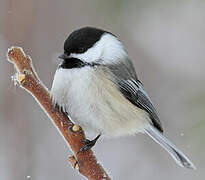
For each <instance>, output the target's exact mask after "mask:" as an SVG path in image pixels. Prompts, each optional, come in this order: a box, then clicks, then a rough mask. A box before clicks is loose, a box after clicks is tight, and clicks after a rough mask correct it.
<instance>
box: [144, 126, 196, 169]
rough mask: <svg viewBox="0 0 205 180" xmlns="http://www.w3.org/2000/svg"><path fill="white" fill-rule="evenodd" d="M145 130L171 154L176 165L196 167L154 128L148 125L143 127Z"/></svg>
mask: <svg viewBox="0 0 205 180" xmlns="http://www.w3.org/2000/svg"><path fill="white" fill-rule="evenodd" d="M145 132H146V134H148V135H149V136H150V137H151V138H152V139H153V140H154V141H156V142H157V143H158V144H160V145H161V146H162V147H163V148H164V149H165V150H166V151H167V152H168V153H169V154H170V155H171V156H172V158H173V159H174V160H175V161H176V163H177V164H178V165H180V166H181V167H186V168H189V169H196V168H195V166H194V164H193V163H192V162H191V161H190V160H189V159H188V158H187V157H186V156H185V155H184V154H183V153H182V152H181V151H180V150H178V149H177V148H176V146H175V145H174V144H172V143H171V142H170V141H169V140H168V139H167V138H166V137H165V136H164V135H163V134H162V133H161V132H159V131H158V130H157V129H156V128H154V127H153V126H149V127H148V128H146V129H145Z"/></svg>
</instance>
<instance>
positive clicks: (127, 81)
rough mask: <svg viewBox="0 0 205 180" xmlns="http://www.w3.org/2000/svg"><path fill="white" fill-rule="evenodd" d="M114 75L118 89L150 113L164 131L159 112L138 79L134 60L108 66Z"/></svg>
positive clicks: (155, 123) (160, 129) (158, 126)
mask: <svg viewBox="0 0 205 180" xmlns="http://www.w3.org/2000/svg"><path fill="white" fill-rule="evenodd" d="M108 68H109V70H110V72H111V73H112V76H113V75H114V83H116V84H117V87H118V89H119V90H120V91H121V93H122V94H123V95H124V97H126V98H127V99H128V100H129V101H130V102H131V103H132V104H134V105H136V106H137V107H139V108H141V109H143V110H145V111H146V112H148V113H149V115H150V119H151V120H152V123H153V125H154V127H156V128H157V129H158V130H159V131H160V132H163V129H162V125H161V122H160V120H159V118H158V116H157V112H156V110H155V108H154V106H153V104H152V102H151V100H150V98H149V96H148V95H147V93H146V91H145V90H144V86H143V84H142V83H141V82H140V81H139V80H138V79H137V75H136V72H135V69H134V66H133V64H132V62H131V61H130V60H129V59H126V60H125V61H123V62H121V63H118V64H115V65H110V66H108Z"/></svg>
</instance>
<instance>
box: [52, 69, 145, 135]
mask: <svg viewBox="0 0 205 180" xmlns="http://www.w3.org/2000/svg"><path fill="white" fill-rule="evenodd" d="M51 95H52V97H53V101H54V103H57V104H58V105H59V106H61V107H62V108H63V110H64V111H66V112H68V114H69V116H70V117H71V118H72V120H73V121H75V122H76V123H79V124H80V125H81V126H82V127H83V128H84V130H85V132H86V133H88V134H89V135H90V136H93V137H94V136H96V134H97V133H102V134H105V135H107V136H119V135H125V134H133V133H135V132H137V131H138V130H140V128H141V127H142V126H143V125H144V123H145V122H146V121H144V119H146V118H147V113H146V112H145V111H143V110H141V109H139V108H137V107H136V106H134V105H133V104H132V103H130V102H129V101H128V100H127V99H126V98H125V97H124V96H123V95H122V94H121V93H120V91H118V89H117V87H116V85H115V83H114V82H113V81H112V79H111V77H110V76H109V75H108V74H106V73H104V71H103V70H100V69H95V68H91V67H83V68H80V69H79V68H78V69H75V68H74V69H69V70H67V69H58V70H57V71H56V74H55V77H54V81H53V85H52V88H51Z"/></svg>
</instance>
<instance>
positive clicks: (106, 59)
mask: <svg viewBox="0 0 205 180" xmlns="http://www.w3.org/2000/svg"><path fill="white" fill-rule="evenodd" d="M70 57H73V58H78V59H80V60H82V61H84V62H89V63H91V62H99V61H101V63H102V64H111V63H115V62H118V61H119V59H124V58H126V57H127V52H126V51H125V49H124V47H123V45H122V43H121V42H120V41H119V40H118V39H117V38H116V37H115V36H113V35H112V34H109V33H106V34H104V35H103V36H102V37H101V39H100V40H99V41H98V42H97V43H96V44H95V45H94V46H93V47H91V48H90V49H88V50H87V51H86V52H84V53H81V54H75V53H71V54H70Z"/></svg>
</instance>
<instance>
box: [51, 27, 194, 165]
mask: <svg viewBox="0 0 205 180" xmlns="http://www.w3.org/2000/svg"><path fill="white" fill-rule="evenodd" d="M59 58H61V59H63V62H62V63H61V64H60V65H59V66H58V69H57V71H56V73H55V76H54V80H53V85H52V88H51V96H52V99H53V103H54V104H57V105H58V106H59V107H60V108H61V109H62V110H63V111H64V112H66V113H67V114H68V115H69V117H70V118H71V119H72V120H73V121H74V122H75V123H78V124H79V125H80V126H81V127H82V128H83V129H84V131H85V133H86V135H87V136H88V137H94V136H96V135H98V136H97V137H96V138H95V139H94V140H92V141H90V140H86V141H85V146H84V147H82V148H81V150H80V151H85V150H87V149H89V148H91V147H92V146H93V145H94V144H95V142H96V141H97V139H98V138H99V137H100V135H103V136H106V137H119V136H125V135H133V134H136V133H138V132H142V133H145V134H148V135H149V136H150V137H151V138H152V139H153V140H154V141H156V142H157V143H158V144H160V145H161V146H162V147H163V148H164V149H165V150H167V152H168V153H169V154H170V155H171V156H172V158H173V159H174V160H175V161H176V162H177V164H179V165H180V166H182V167H187V168H191V169H195V167H194V165H193V163H192V162H191V161H190V160H189V159H188V158H187V157H186V156H185V155H184V154H183V153H182V152H181V151H180V150H178V149H177V148H176V146H175V145H174V144H172V143H171V142H170V141H169V140H168V139H167V138H166V137H165V136H164V135H163V129H162V126H161V123H160V120H159V118H158V116H157V112H156V110H155V108H154V106H153V104H152V102H151V100H150V98H149V96H148V95H147V93H146V91H145V90H144V86H143V84H142V83H141V82H140V81H139V79H138V78H137V75H136V72H135V69H134V66H133V64H132V62H131V61H130V59H129V57H128V54H127V52H126V50H125V49H124V47H123V45H122V43H121V42H120V40H119V39H118V38H117V37H116V36H115V35H113V34H112V33H110V32H107V31H104V30H101V29H97V28H93V27H85V28H81V29H78V30H76V31H74V32H72V33H71V34H70V35H69V37H68V38H67V39H66V41H65V43H64V54H62V55H61V56H59Z"/></svg>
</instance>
